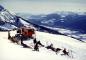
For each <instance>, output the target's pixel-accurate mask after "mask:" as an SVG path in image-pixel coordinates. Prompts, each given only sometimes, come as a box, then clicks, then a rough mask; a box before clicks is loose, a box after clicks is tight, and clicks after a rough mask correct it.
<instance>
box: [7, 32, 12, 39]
mask: <svg viewBox="0 0 86 60" xmlns="http://www.w3.org/2000/svg"><path fill="white" fill-rule="evenodd" d="M10 38H11V36H10V31H8V39H10Z"/></svg>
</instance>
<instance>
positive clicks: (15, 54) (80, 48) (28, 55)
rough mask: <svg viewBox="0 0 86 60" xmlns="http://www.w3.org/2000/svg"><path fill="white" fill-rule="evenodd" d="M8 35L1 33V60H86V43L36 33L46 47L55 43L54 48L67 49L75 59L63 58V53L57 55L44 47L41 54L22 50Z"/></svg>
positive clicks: (59, 36)
mask: <svg viewBox="0 0 86 60" xmlns="http://www.w3.org/2000/svg"><path fill="white" fill-rule="evenodd" d="M14 34H15V32H11V35H14ZM7 35H8V34H7V32H0V60H86V43H82V42H80V41H78V40H76V39H73V38H70V37H67V36H62V35H53V34H49V33H43V32H38V31H36V38H37V40H40V41H41V42H42V43H43V44H44V45H48V44H50V43H53V44H54V47H57V48H62V49H63V48H67V49H68V50H71V51H72V55H73V58H70V57H68V56H61V55H60V54H61V53H62V52H59V53H58V54H57V55H56V54H55V52H53V51H51V50H47V49H46V48H44V47H40V48H39V50H40V51H39V52H36V51H32V50H33V49H28V48H22V46H20V45H17V44H13V43H11V41H9V40H8V39H7ZM24 42H25V43H27V44H28V43H29V41H24ZM28 45H29V44H28Z"/></svg>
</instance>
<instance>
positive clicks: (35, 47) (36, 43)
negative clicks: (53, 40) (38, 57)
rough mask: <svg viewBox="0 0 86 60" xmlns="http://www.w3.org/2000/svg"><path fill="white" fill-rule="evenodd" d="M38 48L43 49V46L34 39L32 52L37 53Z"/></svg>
mask: <svg viewBox="0 0 86 60" xmlns="http://www.w3.org/2000/svg"><path fill="white" fill-rule="evenodd" d="M39 46H42V47H44V45H43V44H42V43H41V42H40V41H36V39H34V50H33V51H39Z"/></svg>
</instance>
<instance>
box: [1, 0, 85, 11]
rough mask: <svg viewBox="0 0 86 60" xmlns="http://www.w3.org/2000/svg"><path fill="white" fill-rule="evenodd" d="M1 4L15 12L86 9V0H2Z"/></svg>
mask: <svg viewBox="0 0 86 60" xmlns="http://www.w3.org/2000/svg"><path fill="white" fill-rule="evenodd" d="M0 4H1V5H3V6H4V7H5V8H7V9H8V10H10V11H13V12H26V13H27V12H28V13H50V12H56V11H82V12H83V11H86V0H0Z"/></svg>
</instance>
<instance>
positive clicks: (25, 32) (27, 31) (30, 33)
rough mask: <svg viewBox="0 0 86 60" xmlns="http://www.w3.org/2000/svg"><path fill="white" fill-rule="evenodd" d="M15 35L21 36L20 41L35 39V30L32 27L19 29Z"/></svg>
mask: <svg viewBox="0 0 86 60" xmlns="http://www.w3.org/2000/svg"><path fill="white" fill-rule="evenodd" d="M17 34H20V35H22V39H28V38H32V39H34V38H35V36H34V35H35V29H34V28H32V27H21V28H19V29H18V30H17Z"/></svg>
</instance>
